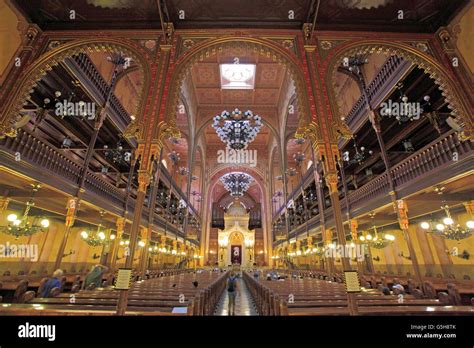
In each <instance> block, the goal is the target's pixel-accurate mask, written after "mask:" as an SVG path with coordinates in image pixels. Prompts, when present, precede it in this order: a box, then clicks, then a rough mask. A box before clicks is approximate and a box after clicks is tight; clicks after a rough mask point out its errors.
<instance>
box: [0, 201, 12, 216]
mask: <svg viewBox="0 0 474 348" xmlns="http://www.w3.org/2000/svg"><path fill="white" fill-rule="evenodd" d="M10 200H11V199H10V198H8V197H0V214H1V213H3V212H4V211H5V210H7V208H8V204H9V203H10Z"/></svg>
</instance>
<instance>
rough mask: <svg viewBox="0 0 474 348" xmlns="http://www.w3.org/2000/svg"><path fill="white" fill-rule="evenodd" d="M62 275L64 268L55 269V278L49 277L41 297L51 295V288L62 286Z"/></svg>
mask: <svg viewBox="0 0 474 348" xmlns="http://www.w3.org/2000/svg"><path fill="white" fill-rule="evenodd" d="M62 275H63V271H62V270H60V269H57V270H55V271H54V273H53V278H51V279H49V280H48V281H47V282H46V284H45V285H44V288H43V292H42V293H41V297H49V294H50V293H51V290H53V289H54V288H61V280H60V279H59V278H60V277H62Z"/></svg>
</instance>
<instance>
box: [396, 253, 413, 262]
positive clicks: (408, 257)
mask: <svg viewBox="0 0 474 348" xmlns="http://www.w3.org/2000/svg"><path fill="white" fill-rule="evenodd" d="M398 256H400V257H403V258H404V259H407V260H411V256H405V255H403V251H402V252H401V253H399V254H398Z"/></svg>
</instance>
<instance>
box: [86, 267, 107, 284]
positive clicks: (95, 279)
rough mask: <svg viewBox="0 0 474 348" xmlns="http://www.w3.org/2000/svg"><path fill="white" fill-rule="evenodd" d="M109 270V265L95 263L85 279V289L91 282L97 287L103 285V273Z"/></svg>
mask: <svg viewBox="0 0 474 348" xmlns="http://www.w3.org/2000/svg"><path fill="white" fill-rule="evenodd" d="M106 271H107V267H105V266H103V265H95V266H94V267H93V268H92V270H91V271H90V272H89V274H87V275H86V279H85V280H84V289H87V288H88V287H89V286H90V285H91V284H94V285H95V287H96V288H99V287H101V285H102V275H103V274H104V273H105V272H106Z"/></svg>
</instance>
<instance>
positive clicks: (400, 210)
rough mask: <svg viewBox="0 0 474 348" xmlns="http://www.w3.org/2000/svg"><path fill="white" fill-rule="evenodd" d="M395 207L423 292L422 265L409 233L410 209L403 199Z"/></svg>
mask: <svg viewBox="0 0 474 348" xmlns="http://www.w3.org/2000/svg"><path fill="white" fill-rule="evenodd" d="M393 207H394V209H395V212H396V213H397V216H398V223H399V225H400V229H401V230H402V233H403V238H405V240H406V241H407V245H408V251H409V252H410V258H411V262H412V264H413V270H414V271H415V277H416V280H417V282H418V283H419V285H420V288H421V289H422V290H423V277H422V275H421V272H420V265H419V263H418V258H417V255H416V253H415V249H414V248H413V240H412V238H411V236H410V233H409V231H408V224H409V222H408V207H407V204H406V201H405V200H403V199H398V200H396V201H395V202H394V203H393Z"/></svg>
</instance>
